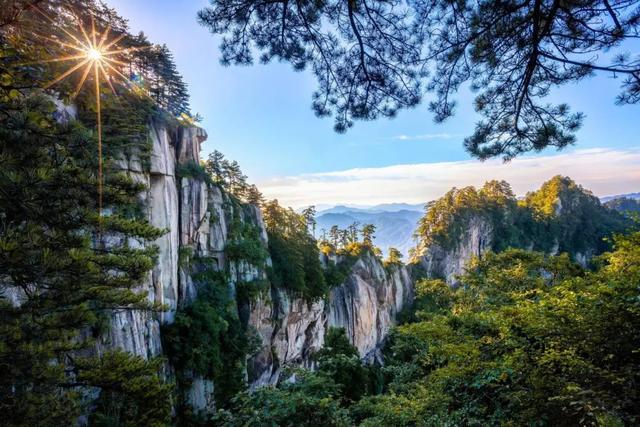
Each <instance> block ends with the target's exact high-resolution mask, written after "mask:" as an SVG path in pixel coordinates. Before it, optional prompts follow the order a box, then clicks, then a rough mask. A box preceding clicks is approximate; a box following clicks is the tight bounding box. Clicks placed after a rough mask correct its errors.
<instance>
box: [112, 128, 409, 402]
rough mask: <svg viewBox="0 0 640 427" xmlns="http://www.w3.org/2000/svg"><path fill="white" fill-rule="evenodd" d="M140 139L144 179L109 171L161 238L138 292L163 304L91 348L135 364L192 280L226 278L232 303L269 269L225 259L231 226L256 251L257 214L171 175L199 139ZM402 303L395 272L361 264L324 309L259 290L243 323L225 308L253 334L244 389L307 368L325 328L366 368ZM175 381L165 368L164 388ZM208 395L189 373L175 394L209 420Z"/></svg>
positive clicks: (152, 347)
mask: <svg viewBox="0 0 640 427" xmlns="http://www.w3.org/2000/svg"><path fill="white" fill-rule="evenodd" d="M150 137H151V140H152V151H151V159H150V160H151V161H150V166H149V167H148V168H147V169H145V168H144V167H143V166H142V163H143V162H141V161H139V160H138V159H136V158H135V156H134V157H133V158H127V159H124V158H123V159H122V160H121V161H120V162H119V167H120V168H122V169H123V170H126V171H127V173H128V174H129V175H131V176H132V177H134V178H135V179H136V180H139V181H141V182H144V183H145V184H146V186H147V191H146V192H145V193H144V194H141V195H140V197H141V202H142V204H143V206H144V211H145V214H146V215H147V218H148V221H149V222H150V224H151V225H154V226H156V227H159V228H162V229H166V230H167V233H166V234H164V235H163V236H162V237H161V238H159V239H158V240H157V241H156V242H154V244H155V245H156V246H157V247H158V257H157V263H156V265H155V267H154V268H153V271H152V272H150V274H149V277H148V279H147V280H146V281H145V283H144V284H143V285H142V286H141V287H140V291H146V292H148V298H149V300H150V301H153V302H156V303H160V304H163V305H164V307H165V308H166V310H165V311H163V312H160V313H157V314H155V313H149V312H141V311H127V310H123V311H118V312H114V313H113V315H112V319H111V328H110V330H109V332H108V333H107V334H106V335H105V336H104V337H102V339H101V341H100V344H99V348H100V349H107V348H113V347H117V348H122V349H124V350H126V351H129V352H131V353H134V354H137V355H140V356H142V357H144V358H150V357H154V356H159V355H163V354H164V353H165V349H163V340H162V338H163V337H162V336H161V334H162V333H163V332H162V331H163V327H162V325H163V324H165V325H167V324H172V323H173V322H174V321H175V317H176V313H177V311H178V310H179V309H181V308H182V307H185V306H188V305H189V304H191V303H192V302H193V301H194V300H195V298H196V297H197V295H198V292H199V287H200V286H201V283H200V282H199V280H198V274H199V273H201V272H202V271H203V269H211V270H215V271H225V272H227V276H226V277H228V284H227V286H228V292H229V294H230V295H231V296H232V297H233V298H235V296H236V285H237V284H239V283H250V282H255V281H266V279H267V276H266V273H265V268H264V267H265V266H266V265H269V264H270V260H269V259H267V260H266V262H265V265H252V264H250V263H248V262H246V261H238V260H232V259H230V258H229V256H228V255H227V253H226V251H225V249H226V248H227V247H228V245H229V243H230V239H232V237H231V236H230V233H232V227H233V226H234V225H233V223H234V221H236V220H239V221H240V223H242V224H249V225H251V226H252V227H254V228H255V229H257V232H258V235H259V239H260V241H261V242H262V244H263V246H264V247H265V248H266V246H267V239H268V237H267V233H266V231H265V227H264V223H263V220H262V216H261V213H260V210H259V209H258V208H257V207H255V206H253V205H242V204H240V203H238V202H237V200H233V198H232V197H231V196H229V195H227V194H226V193H225V192H224V191H222V190H221V189H220V188H218V187H217V186H215V185H213V184H211V183H208V182H207V181H206V180H204V179H202V177H198V176H190V175H189V174H188V173H185V172H181V171H183V170H184V169H185V166H188V165H193V164H199V162H200V144H201V143H202V141H204V140H205V139H206V133H205V132H204V131H203V130H202V129H200V128H179V129H178V130H177V131H171V132H170V131H168V130H167V129H166V128H165V127H163V126H157V125H154V126H152V127H151V132H150ZM235 226H237V225H235ZM234 239H237V236H236V237H234ZM195 260H197V261H195ZM412 294H413V288H412V284H411V280H410V278H409V274H408V273H407V270H406V269H405V267H404V266H402V267H400V266H398V267H392V268H390V269H389V270H387V269H385V268H384V267H383V266H382V264H381V262H380V261H379V260H378V259H377V258H375V257H373V256H369V255H367V256H364V257H362V258H361V259H359V260H358V261H357V262H356V264H355V265H354V267H353V269H352V271H351V274H350V275H349V276H348V278H347V280H346V281H345V283H344V284H342V285H340V286H338V287H335V288H334V289H332V290H331V293H330V295H329V296H328V297H327V298H325V299H321V300H317V301H305V300H302V299H300V298H296V297H295V296H293V295H291V294H290V293H288V292H287V291H285V290H282V289H278V288H275V287H273V286H271V285H267V287H266V290H263V291H261V292H260V293H259V294H258V295H257V296H256V297H254V298H253V300H252V301H251V302H250V303H249V307H248V308H247V309H248V313H247V315H243V314H242V313H240V311H242V309H243V306H242V304H241V303H239V304H236V306H235V310H238V317H245V319H244V321H245V322H246V323H247V324H248V325H247V326H248V328H249V329H250V330H253V331H255V332H257V336H258V337H259V338H260V341H261V342H260V344H259V346H258V347H259V348H258V350H257V352H256V353H254V354H253V355H252V356H250V357H248V360H247V363H246V366H247V373H246V378H247V381H248V385H249V386H251V387H257V386H260V385H265V384H274V383H276V382H277V381H279V380H280V379H281V374H282V370H283V368H284V367H285V366H304V367H312V361H311V359H310V355H311V354H312V353H313V352H314V351H315V350H317V349H319V348H320V347H322V345H323V341H324V334H325V331H326V329H327V328H328V327H330V326H339V327H344V328H345V329H346V331H347V334H348V336H349V339H350V340H351V342H352V343H353V344H354V345H355V346H356V347H357V348H358V350H359V351H360V354H361V355H362V357H363V358H366V359H373V358H375V357H376V351H377V349H378V348H379V346H380V345H381V343H382V342H383V340H384V339H385V336H386V333H387V331H388V330H389V328H390V327H391V325H392V324H393V322H394V320H395V316H396V314H397V313H398V312H399V311H400V310H402V308H403V307H404V306H405V305H406V304H407V303H408V302H410V301H411V299H412ZM175 375H176V372H175V368H174V367H173V366H171V365H170V364H169V365H168V366H167V369H166V376H167V378H172V377H175ZM214 390H215V384H214V381H213V380H212V379H210V378H204V377H203V376H202V375H199V374H195V373H192V374H191V377H190V381H189V389H188V390H183V392H184V394H185V399H186V401H187V402H188V403H189V404H190V405H191V406H192V407H193V408H194V409H195V410H211V409H213V408H214V406H215V402H214Z"/></svg>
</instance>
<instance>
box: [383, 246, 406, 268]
mask: <svg viewBox="0 0 640 427" xmlns="http://www.w3.org/2000/svg"><path fill="white" fill-rule="evenodd" d="M384 264H385V265H387V266H389V265H401V264H402V253H401V252H400V251H399V250H397V249H396V248H389V256H388V257H387V259H386V260H385V261H384Z"/></svg>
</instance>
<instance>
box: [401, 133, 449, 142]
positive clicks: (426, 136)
mask: <svg viewBox="0 0 640 427" xmlns="http://www.w3.org/2000/svg"><path fill="white" fill-rule="evenodd" d="M458 136H462V135H458V134H451V133H424V134H421V135H404V134H403V135H396V136H394V137H392V138H391V139H397V140H400V141H424V140H428V139H451V138H455V137H458Z"/></svg>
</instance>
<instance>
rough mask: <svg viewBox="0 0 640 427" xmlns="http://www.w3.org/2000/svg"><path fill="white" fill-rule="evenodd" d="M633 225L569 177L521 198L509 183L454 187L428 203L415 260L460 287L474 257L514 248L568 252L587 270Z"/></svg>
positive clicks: (551, 252) (560, 178) (493, 182)
mask: <svg viewBox="0 0 640 427" xmlns="http://www.w3.org/2000/svg"><path fill="white" fill-rule="evenodd" d="M631 226H632V222H631V221H629V220H628V219H626V218H624V217H623V215H621V214H620V213H618V212H616V211H614V210H612V209H608V208H606V207H605V206H603V205H602V204H601V203H600V201H599V200H598V199H597V198H596V197H595V196H593V194H591V192H590V191H588V190H586V189H584V188H582V187H581V186H580V185H578V184H576V183H575V182H574V181H572V180H571V179H570V178H567V177H562V176H556V177H553V178H552V179H550V180H549V181H547V182H545V183H544V184H543V185H542V186H541V188H540V189H539V190H537V191H533V192H530V193H528V194H527V195H526V197H525V198H524V199H522V200H518V199H516V197H515V196H514V194H513V192H512V191H511V188H510V186H509V184H508V183H506V182H504V181H489V182H487V183H486V184H485V185H484V186H483V187H482V188H480V189H477V190H476V189H475V188H473V187H466V188H462V189H455V188H454V189H452V190H451V191H449V192H448V193H447V194H445V196H443V197H442V198H441V199H439V200H437V201H435V202H433V203H432V204H431V205H430V207H429V209H428V211H427V213H426V214H425V216H424V217H423V218H422V219H421V220H420V223H419V227H418V234H419V236H420V242H419V244H418V247H417V249H416V252H415V254H414V257H413V262H415V263H416V264H418V265H420V267H422V269H423V270H424V273H425V274H426V275H427V276H428V277H433V278H442V279H444V280H446V282H447V283H449V284H456V282H457V279H456V276H458V275H461V274H462V273H463V272H464V268H465V266H466V265H467V263H468V262H469V261H470V260H471V259H472V258H473V257H481V256H482V255H483V254H484V253H485V252H487V251H489V250H492V251H494V252H500V251H502V250H504V249H507V248H510V247H512V248H521V249H527V250H534V251H540V252H544V253H547V254H550V255H556V254H559V253H568V254H569V255H570V256H571V258H572V259H573V260H574V261H575V262H577V263H579V264H581V265H583V266H586V265H587V264H588V262H589V260H590V259H591V258H592V257H593V256H594V255H597V254H599V253H602V252H604V251H605V250H607V249H609V246H608V243H607V241H606V240H605V239H606V238H607V237H610V236H611V235H613V234H614V233H617V232H623V231H624V230H625V229H627V228H629V227H631Z"/></svg>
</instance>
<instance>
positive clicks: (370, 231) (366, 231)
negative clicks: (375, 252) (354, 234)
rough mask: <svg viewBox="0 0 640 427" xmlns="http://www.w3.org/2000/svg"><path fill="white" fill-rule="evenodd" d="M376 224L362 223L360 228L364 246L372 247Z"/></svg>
mask: <svg viewBox="0 0 640 427" xmlns="http://www.w3.org/2000/svg"><path fill="white" fill-rule="evenodd" d="M375 233H376V226H375V225H373V224H364V225H363V226H362V229H361V230H360V234H362V244H363V245H365V246H366V247H369V248H373V239H375V238H376V236H375Z"/></svg>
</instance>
